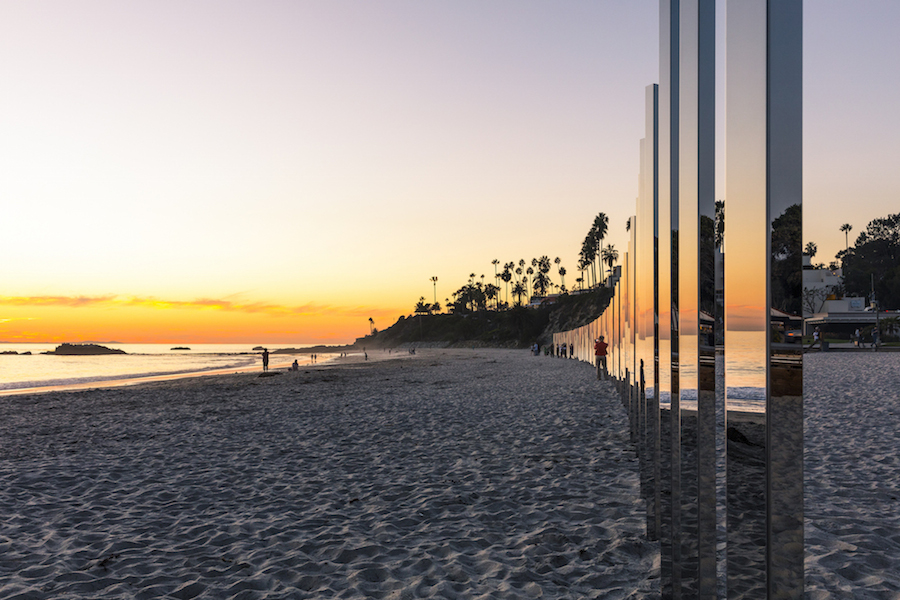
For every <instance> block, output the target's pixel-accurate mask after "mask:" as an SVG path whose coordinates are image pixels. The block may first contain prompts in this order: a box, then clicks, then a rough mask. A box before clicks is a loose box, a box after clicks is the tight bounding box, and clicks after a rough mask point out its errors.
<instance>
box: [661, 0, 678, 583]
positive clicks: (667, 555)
mask: <svg viewBox="0 0 900 600" xmlns="http://www.w3.org/2000/svg"><path fill="white" fill-rule="evenodd" d="M679 14H680V9H679V0H660V4H659V201H658V204H657V211H658V215H659V222H658V229H657V235H658V238H657V252H658V257H659V263H658V264H659V269H658V272H657V277H658V281H659V285H658V287H657V294H658V298H659V305H658V307H659V311H658V318H659V326H658V328H657V336H658V343H659V353H658V355H657V361H658V362H657V365H658V366H657V388H658V397H659V414H660V462H661V465H662V467H663V468H662V475H661V479H660V485H661V489H662V494H661V500H662V507H661V514H662V533H661V537H660V542H661V549H660V551H661V553H662V554H661V557H660V588H661V593H662V597H663V598H673V597H679V595H678V594H679V592H678V591H677V590H679V589H680V578H681V576H680V572H679V569H680V566H681V561H680V558H679V554H680V551H681V547H680V532H681V529H680V522H679V521H680V506H681V496H680V475H681V468H680V450H681V444H680V441H679V440H680V434H681V430H680V427H679V426H678V423H677V416H678V412H679V411H678V372H677V362H675V364H674V365H673V360H672V359H673V357H675V358H676V360H677V353H678V336H677V334H678V330H677V318H678V312H677V308H678V279H677V275H678V265H677V262H676V260H677V259H676V257H677V243H678V234H677V227H678V222H677V215H678V126H679V121H678V114H679V109H678V103H679V100H680V98H679V67H680V64H679V59H678V53H679V33H680V31H679V25H678V17H679ZM673 228H674V230H673ZM673 309H674V310H673ZM673 366H674V368H673Z"/></svg>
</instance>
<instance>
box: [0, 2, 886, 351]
mask: <svg viewBox="0 0 900 600" xmlns="http://www.w3.org/2000/svg"><path fill="white" fill-rule="evenodd" d="M658 10H659V6H658V3H656V2H643V1H638V2H612V1H606V0H599V1H596V2H566V3H562V4H560V3H551V2H535V1H525V2H518V1H517V2H511V1H505V0H504V1H500V2H495V3H487V4H485V3H482V2H467V1H464V2H428V3H423V2H412V1H409V0H384V1H378V2H371V3H359V2H348V1H344V0H328V1H324V0H321V1H320V0H311V1H305V2H297V3H261V4H258V5H254V6H253V7H252V8H251V7H250V6H249V5H246V4H241V3H233V2H224V3H220V2H212V1H211V0H199V1H197V2H190V3H171V2H162V3H159V2H141V1H139V2H129V3H108V2H101V1H99V0H85V1H83V2H77V3H71V2H62V1H60V0H37V1H35V2H7V3H4V4H3V5H2V7H0V77H2V79H3V81H4V82H6V83H7V85H6V89H5V93H4V94H3V95H2V96H0V128H2V131H3V132H4V134H3V136H0V163H2V164H3V173H4V176H3V178H2V181H0V198H2V199H3V201H2V207H3V211H2V219H0V257H2V259H0V341H13V342H19V341H41V342H48V341H81V340H117V341H121V342H124V343H129V342H135V343H136V342H150V341H159V342H160V343H163V342H165V343H169V342H195V343H202V342H217V343H224V342H241V343H243V342H244V341H248V342H253V341H257V340H262V339H265V340H268V341H273V342H277V341H283V342H284V343H291V344H299V343H329V344H332V343H333V344H338V343H349V342H353V341H354V340H355V339H356V338H357V337H360V336H363V335H366V334H368V333H369V321H368V319H369V318H373V319H374V321H375V325H376V327H378V328H380V329H384V328H386V327H388V326H390V325H391V324H392V323H394V322H395V321H396V320H397V318H398V317H400V316H401V315H408V314H410V313H411V312H412V310H413V307H414V305H415V303H416V301H417V300H418V299H419V298H420V297H424V298H425V299H426V300H427V301H429V302H431V301H432V300H434V299H436V300H437V301H438V302H440V303H441V304H442V305H444V306H446V304H447V300H448V299H449V300H451V301H452V294H453V292H454V291H455V290H457V289H459V288H460V286H462V285H463V284H465V282H466V281H467V279H468V277H469V275H470V274H474V275H475V276H476V277H480V276H481V275H485V276H486V281H487V282H493V279H492V277H493V275H494V267H493V266H492V262H491V261H492V260H494V259H497V260H499V261H501V263H505V262H507V261H518V260H519V259H525V260H526V261H529V262H530V261H531V259H532V258H534V257H540V256H542V255H548V256H550V257H551V258H554V257H557V256H558V257H560V259H561V266H564V267H565V268H566V269H567V271H568V273H569V274H570V275H569V276H567V280H566V283H567V284H568V286H569V288H570V289H571V288H572V287H573V286H572V284H573V282H574V280H575V277H577V276H578V267H577V261H578V253H579V250H580V245H581V240H582V238H583V236H584V231H585V230H586V228H587V227H588V226H589V224H590V222H591V220H592V219H593V217H594V216H595V215H596V214H597V213H598V212H599V211H603V212H605V213H606V214H607V215H608V217H609V233H608V236H607V238H606V240H605V243H606V244H613V245H615V247H616V248H618V249H619V251H620V252H621V256H620V260H619V263H620V264H622V263H624V252H625V249H626V248H627V243H628V233H627V231H626V228H625V224H626V221H627V219H628V218H629V217H630V216H632V215H633V214H634V211H635V202H634V198H635V195H636V193H637V191H638V190H637V187H638V185H637V183H638V181H637V179H638V173H639V166H640V164H639V163H640V157H639V148H640V145H639V140H640V139H641V138H642V137H644V134H645V132H644V96H645V88H646V86H647V85H648V84H651V83H653V82H657V81H659V45H658V36H659V31H658ZM891 11H893V13H896V12H897V9H896V7H895V6H894V5H893V4H890V3H886V2H883V1H881V2H876V1H873V2H871V3H869V2H867V3H865V6H862V5H860V6H854V10H853V14H852V15H848V14H847V12H848V11H846V10H845V9H844V8H843V5H842V4H841V3H838V2H831V1H825V0H823V2H816V3H809V5H808V6H807V9H806V12H805V19H806V23H805V33H804V44H805V50H804V57H805V61H806V65H805V67H804V77H805V80H804V81H805V86H806V87H805V92H804V102H805V113H804V132H805V133H804V135H805V138H806V139H805V142H804V147H805V148H806V150H805V156H804V161H805V163H804V176H805V178H806V180H805V183H804V189H805V194H806V196H807V198H806V200H805V201H804V206H805V207H806V209H807V218H806V220H805V226H806V229H805V231H804V235H805V238H806V239H809V240H814V241H815V242H816V243H817V244H818V248H819V250H820V256H823V257H826V258H827V257H830V256H831V255H833V254H834V252H836V251H837V250H840V249H843V248H844V235H843V234H842V233H841V232H840V231H838V227H839V226H840V225H841V224H842V223H844V222H848V221H849V222H851V223H852V224H853V226H854V232H856V231H861V230H862V229H863V228H864V226H865V224H866V223H867V222H868V221H869V220H871V219H872V218H875V217H880V216H883V215H885V214H887V213H888V212H890V211H891V210H894V209H896V199H897V198H898V197H900V175H898V171H897V169H895V168H894V165H893V163H892V162H891V157H892V156H893V154H895V153H894V152H893V145H894V144H893V143H894V141H895V140H896V139H898V137H900V125H898V119H897V118H896V109H895V107H894V106H893V101H892V99H894V98H896V97H898V95H900V78H898V76H897V75H896V74H895V73H894V72H893V71H890V70H887V71H886V70H884V69H881V70H879V71H878V72H877V74H874V75H866V74H865V73H860V69H859V68H858V67H859V65H867V64H868V65H878V64H881V63H882V62H883V60H884V57H888V56H896V55H897V42H896V41H895V36H894V32H893V30H889V31H888V30H885V29H884V28H885V27H887V24H889V23H891V22H892V21H891V19H890V18H886V17H885V14H886V13H891ZM722 13H723V15H721V19H724V11H722ZM210 15H215V18H210ZM722 23H724V21H722ZM720 25H721V23H720ZM719 29H720V30H722V29H723V28H722V27H721V26H720V27H719ZM879 31H880V32H881V33H880V34H879V33H878V32H879ZM838 38H839V39H841V40H843V41H844V42H845V43H842V44H841V45H840V47H836V46H835V44H834V43H833V40H834V39H838ZM719 43H720V44H723V43H724V40H719ZM880 61H881V62H880ZM720 68H721V67H720ZM718 85H719V96H720V101H721V102H722V106H724V89H725V88H724V77H722V78H721V81H720V82H719V84H718ZM863 104H864V105H865V106H866V110H865V111H857V112H855V113H854V118H853V119H852V125H851V124H850V120H848V119H845V118H844V117H843V115H844V111H843V110H842V107H846V106H860V105H863ZM719 112H721V113H722V114H724V111H719V110H718V109H717V114H718V113H719ZM719 125H720V127H719V129H720V131H719V138H720V140H719V142H717V147H718V149H717V151H718V152H719V153H720V160H719V161H718V162H719V166H718V169H719V172H720V175H721V173H723V172H724V171H723V169H724V160H721V156H722V153H723V152H724V146H725V144H724V143H721V142H722V140H724V135H725V131H724V123H723V122H721V118H720V124H719ZM863 150H864V151H863ZM718 180H719V181H718V182H717V193H716V197H717V199H719V198H720V199H726V204H727V198H726V196H727V194H726V190H725V186H724V178H723V177H721V176H720V177H718ZM848 206H852V207H853V210H852V214H850V215H848V213H847V211H846V210H844V209H846V208H847V207H848ZM726 240H727V236H726ZM726 243H727V242H726ZM729 260H740V259H739V258H738V257H732V256H731V255H730V256H729ZM553 275H554V283H559V277H558V276H556V275H555V272H554V273H553ZM432 277H437V278H438V281H437V287H436V289H435V288H434V287H433V284H432V281H431V278H432ZM732 324H733V323H732Z"/></svg>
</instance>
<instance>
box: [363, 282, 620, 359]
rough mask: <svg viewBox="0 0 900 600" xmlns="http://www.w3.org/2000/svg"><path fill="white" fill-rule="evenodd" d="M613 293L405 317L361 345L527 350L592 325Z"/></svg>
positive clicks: (594, 292)
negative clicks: (553, 337)
mask: <svg viewBox="0 0 900 600" xmlns="http://www.w3.org/2000/svg"><path fill="white" fill-rule="evenodd" d="M611 296H612V290H610V289H609V288H598V289H594V290H590V291H586V292H583V293H579V294H571V295H562V296H559V297H558V298H557V300H556V302H554V303H553V304H545V305H542V306H540V307H535V308H530V307H524V306H514V307H512V308H510V309H508V310H499V311H497V310H478V311H472V312H456V313H452V314H436V315H427V314H425V315H414V316H410V317H400V318H399V319H398V320H397V322H396V323H394V324H393V325H391V326H390V327H388V328H387V329H384V330H382V331H377V332H375V333H373V334H371V335H367V336H366V337H362V338H358V339H357V340H356V344H355V345H356V346H358V347H366V348H395V347H397V346H402V345H416V344H438V343H439V344H441V345H448V346H458V347H471V346H491V347H502V348H524V347H528V346H530V345H531V344H533V343H534V342H538V343H540V344H542V345H543V344H548V343H550V341H551V339H552V335H553V334H554V333H557V332H560V331H567V330H570V329H575V328H577V327H581V326H582V325H587V324H588V323H590V322H591V321H594V320H595V319H597V318H598V317H599V316H600V315H601V314H603V311H604V310H605V309H606V307H607V305H608V304H609V300H610V298H611Z"/></svg>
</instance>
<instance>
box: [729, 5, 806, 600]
mask: <svg viewBox="0 0 900 600" xmlns="http://www.w3.org/2000/svg"><path fill="white" fill-rule="evenodd" d="M727 10H728V14H727V45H728V56H727V60H728V82H727V110H726V120H727V137H726V155H727V174H726V187H727V196H726V201H725V214H726V217H727V229H726V231H727V235H726V238H725V243H726V253H727V258H726V261H725V270H726V273H725V302H726V305H725V328H726V331H725V382H726V386H727V387H726V432H727V433H726V435H727V465H728V466H727V480H728V484H727V485H728V490H727V510H728V539H727V544H728V548H727V553H728V597H729V598H754V599H755V598H791V599H800V598H802V597H803V467H802V465H803V392H802V376H803V368H802V359H801V357H800V356H799V354H798V353H797V350H794V349H793V348H792V347H791V346H790V345H788V344H786V343H785V339H784V337H783V334H782V332H783V330H784V329H785V328H786V327H787V326H789V323H784V322H782V321H779V320H774V319H773V318H772V316H771V314H772V313H771V309H772V308H778V309H780V310H782V311H784V312H787V313H788V314H790V315H795V316H797V317H799V316H800V314H801V312H800V289H799V288H800V282H801V281H802V279H801V248H800V243H801V242H800V232H801V231H802V218H801V206H802V0H740V1H734V0H732V1H730V2H729V3H728V9H727ZM798 350H799V349H798Z"/></svg>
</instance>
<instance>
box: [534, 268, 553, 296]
mask: <svg viewBox="0 0 900 600" xmlns="http://www.w3.org/2000/svg"><path fill="white" fill-rule="evenodd" d="M550 285H551V282H550V278H549V277H547V274H546V273H544V272H543V271H538V272H537V275H535V276H534V292H535V294H537V295H538V296H546V295H547V288H549V287H550Z"/></svg>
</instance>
